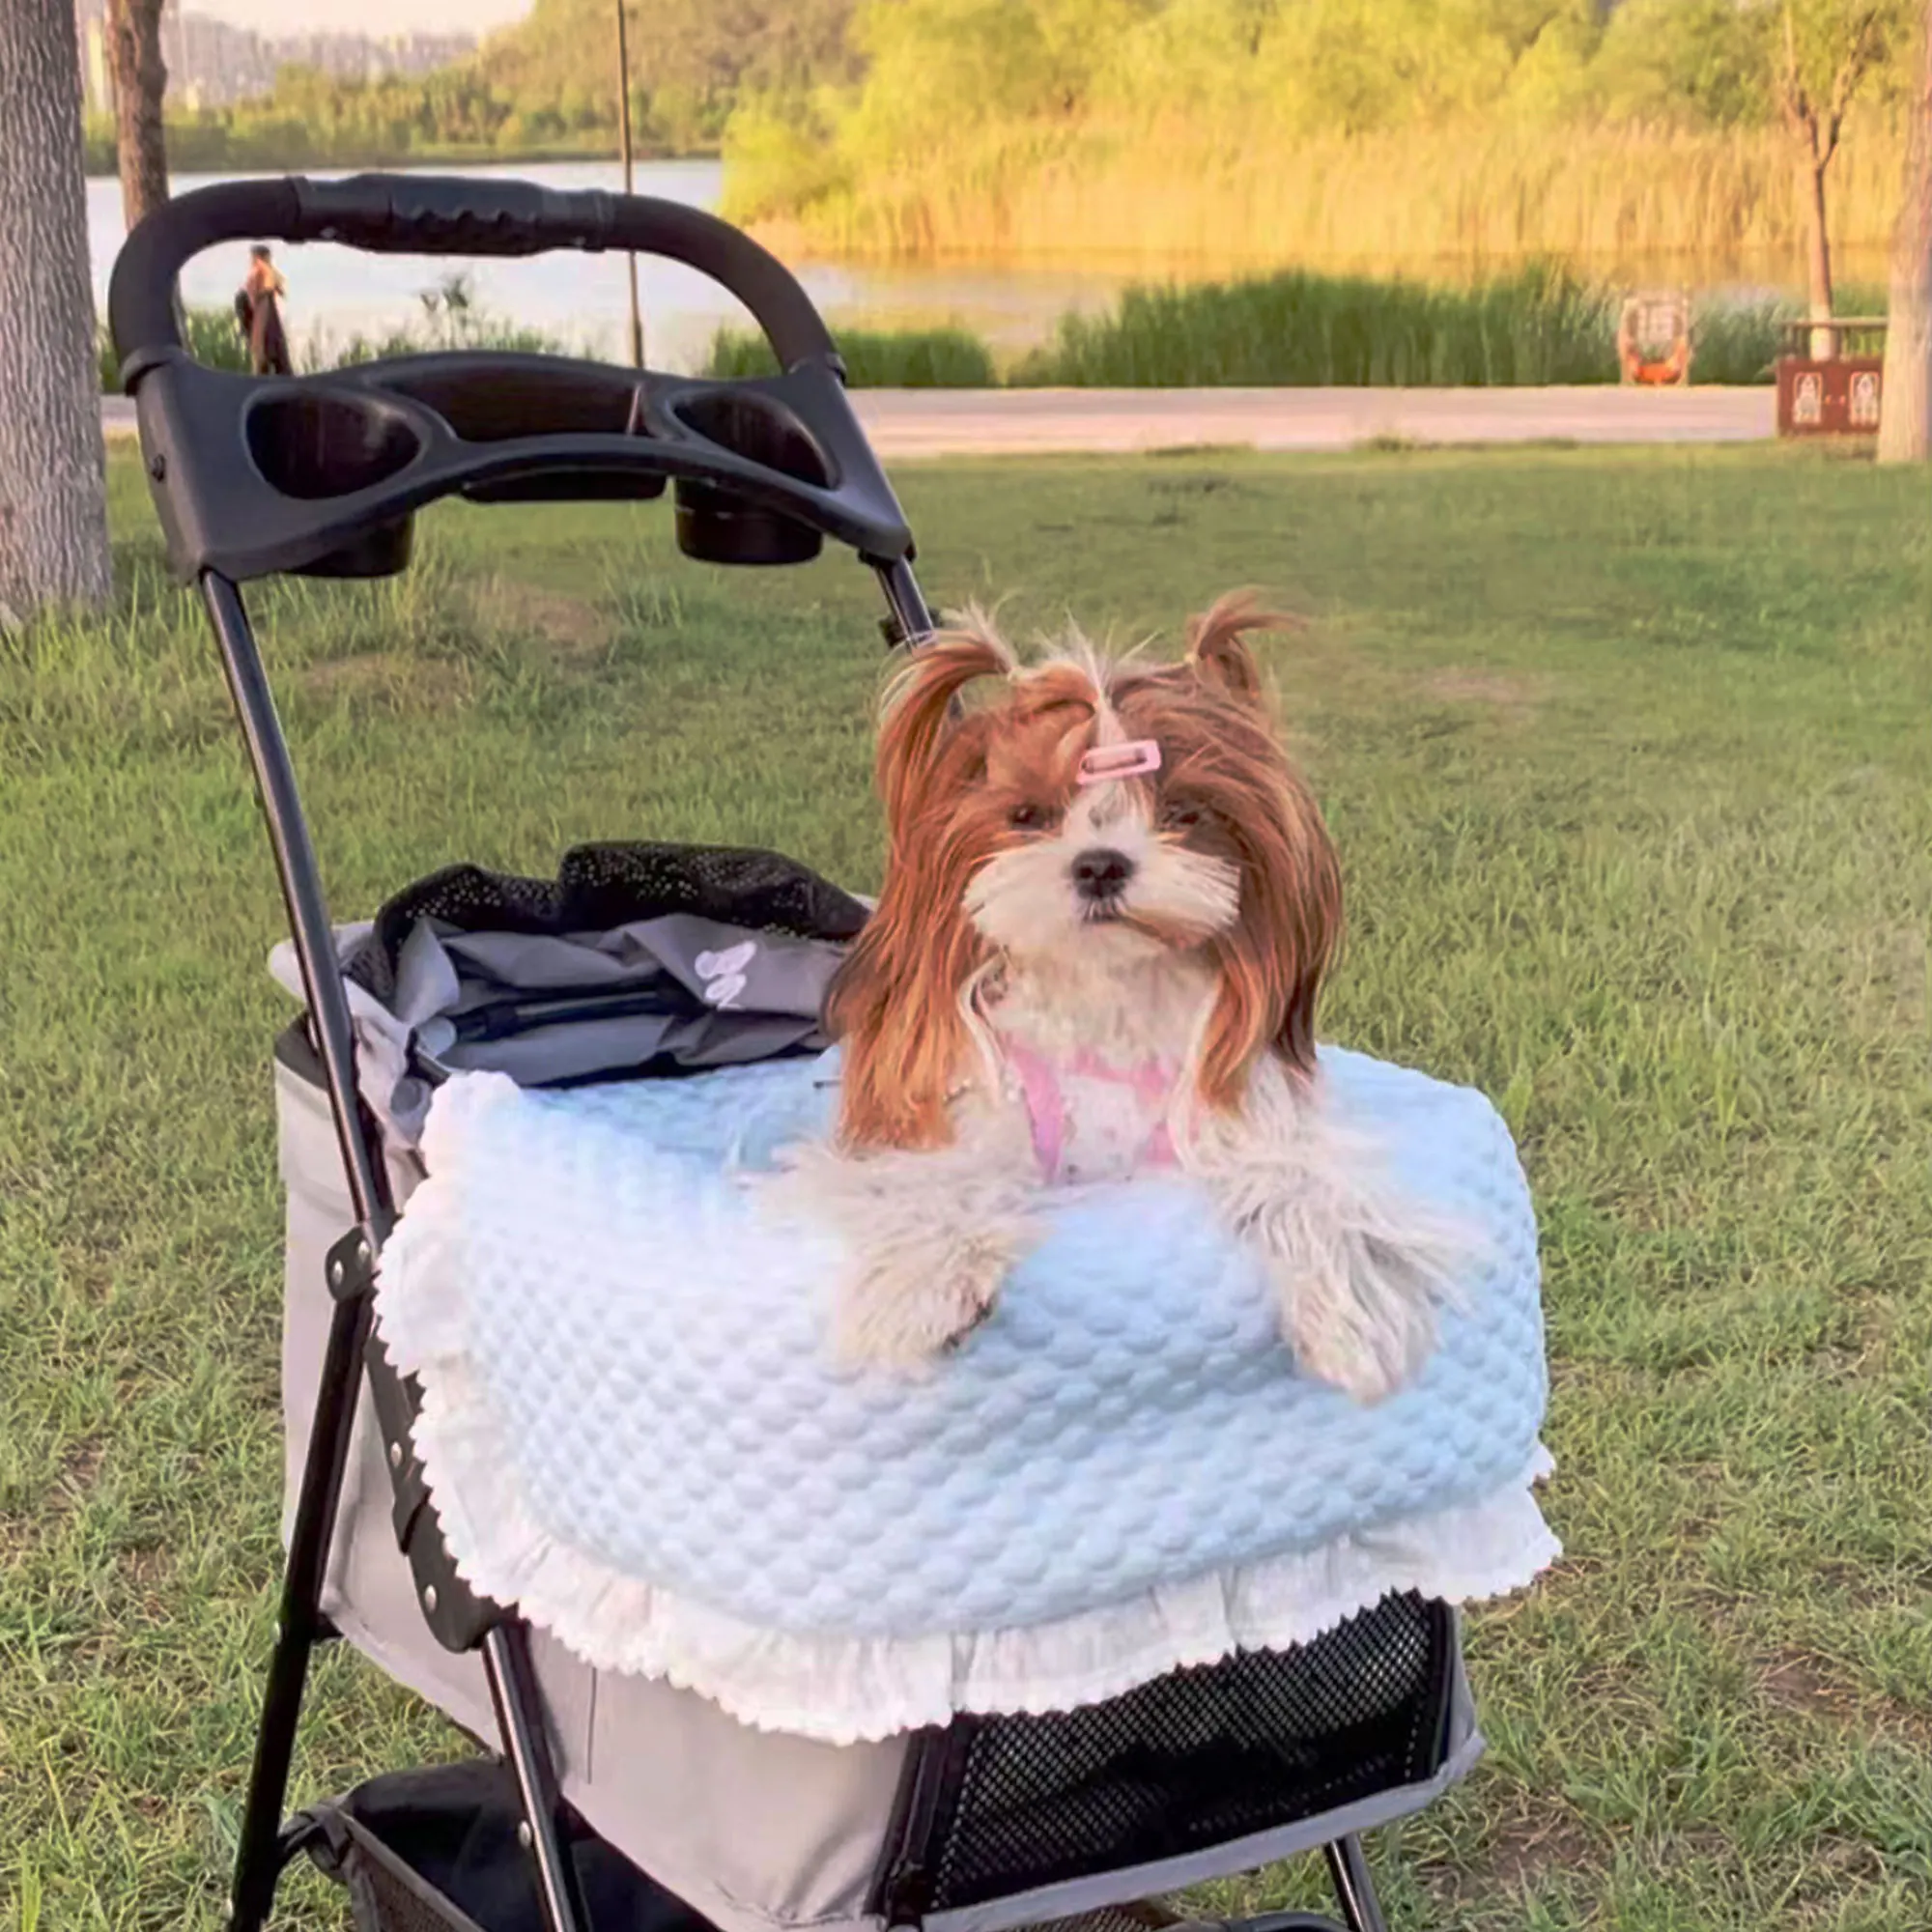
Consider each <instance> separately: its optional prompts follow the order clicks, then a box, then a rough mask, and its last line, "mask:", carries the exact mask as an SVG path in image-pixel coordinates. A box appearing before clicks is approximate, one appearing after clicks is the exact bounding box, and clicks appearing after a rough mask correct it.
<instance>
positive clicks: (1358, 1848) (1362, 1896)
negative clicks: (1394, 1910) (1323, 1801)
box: [1322, 1836, 1388, 1932]
mask: <svg viewBox="0 0 1932 1932" xmlns="http://www.w3.org/2000/svg"><path fill="white" fill-rule="evenodd" d="M1322 1851H1323V1853H1324V1854H1325V1855H1326V1857H1327V1860H1328V1876H1329V1877H1330V1878H1331V1879H1332V1880H1333V1881H1334V1884H1335V1896H1336V1897H1337V1898H1338V1899H1339V1900H1340V1901H1341V1905H1342V1916H1343V1918H1346V1919H1347V1920H1348V1921H1349V1932H1388V1920H1387V1919H1386V1918H1383V1917H1382V1908H1381V1905H1380V1903H1379V1901H1378V1899H1377V1897H1376V1887H1375V1881H1374V1879H1372V1878H1371V1877H1370V1876H1369V1861H1368V1859H1367V1857H1366V1856H1365V1855H1364V1854H1363V1851H1362V1841H1361V1839H1359V1838H1357V1837H1353V1836H1350V1837H1347V1838H1337V1839H1335V1840H1334V1842H1333V1843H1332V1844H1328V1845H1324V1846H1323V1847H1322Z"/></svg>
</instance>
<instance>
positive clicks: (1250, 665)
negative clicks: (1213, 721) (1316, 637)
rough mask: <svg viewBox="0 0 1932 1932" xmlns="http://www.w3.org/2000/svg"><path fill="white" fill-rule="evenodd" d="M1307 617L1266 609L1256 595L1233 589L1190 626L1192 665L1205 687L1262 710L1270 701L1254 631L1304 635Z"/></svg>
mask: <svg viewBox="0 0 1932 1932" xmlns="http://www.w3.org/2000/svg"><path fill="white" fill-rule="evenodd" d="M1306 628H1307V626H1306V624H1305V622H1304V620H1303V619H1301V618H1299V617H1292V616H1290V615H1289V614H1288V613H1287V612H1286V611H1265V610H1264V609H1263V608H1262V607H1261V605H1260V604H1259V603H1257V602H1256V600H1255V597H1254V594H1253V593H1252V592H1251V591H1245V590H1237V591H1233V592H1231V593H1230V594H1229V595H1227V596H1226V597H1220V598H1217V599H1216V600H1215V601H1214V603H1213V604H1211V605H1210V606H1209V607H1208V609H1207V610H1206V611H1202V613H1201V614H1200V615H1199V616H1198V617H1195V618H1193V619H1192V620H1191V621H1190V622H1189V624H1188V626H1187V665H1188V668H1189V669H1190V670H1192V671H1193V673H1194V674H1195V676H1196V677H1198V678H1199V679H1200V680H1201V682H1202V683H1203V684H1207V685H1211V686H1212V687H1213V688H1214V689H1215V690H1216V691H1219V692H1221V693H1223V694H1224V695H1225V696H1229V697H1232V698H1234V699H1235V700H1236V702H1237V703H1240V704H1248V705H1253V706H1256V707H1257V708H1259V707H1261V706H1263V705H1264V704H1265V703H1266V701H1267V699H1266V692H1265V690H1264V686H1263V683H1262V673H1261V667H1260V666H1259V665H1258V664H1256V662H1255V657H1254V653H1253V652H1252V651H1251V650H1250V649H1249V648H1248V643H1247V633H1248V632H1250V631H1299V630H1305V629H1306Z"/></svg>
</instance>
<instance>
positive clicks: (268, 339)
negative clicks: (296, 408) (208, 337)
mask: <svg viewBox="0 0 1932 1932" xmlns="http://www.w3.org/2000/svg"><path fill="white" fill-rule="evenodd" d="M288 292H289V285H288V283H287V282H285V281H284V280H283V279H282V272H281V270H279V269H277V268H276V267H275V264H274V261H273V259H272V258H271V257H270V253H269V250H268V247H267V245H266V244H265V243H263V242H260V241H257V242H256V243H255V245H254V246H253V247H252V248H250V249H249V250H248V272H247V274H246V275H244V276H243V277H242V280H241V288H240V289H239V290H237V291H236V295H235V320H236V322H237V324H238V325H239V326H240V327H241V333H242V334H243V335H244V336H245V337H246V338H247V342H248V367H249V369H250V370H251V371H252V372H253V373H254V374H255V375H257V376H292V375H294V374H295V369H294V366H293V364H292V363H291V362H290V360H289V338H288V335H287V333H286V332H285V331H284V329H283V327H282V298H283V297H285V296H286V295H287V294H288Z"/></svg>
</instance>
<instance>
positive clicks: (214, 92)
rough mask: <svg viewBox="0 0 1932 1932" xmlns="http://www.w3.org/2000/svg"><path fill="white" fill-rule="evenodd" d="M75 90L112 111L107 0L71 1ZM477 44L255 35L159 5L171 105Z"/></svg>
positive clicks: (375, 73) (433, 62) (417, 63)
mask: <svg viewBox="0 0 1932 1932" xmlns="http://www.w3.org/2000/svg"><path fill="white" fill-rule="evenodd" d="M73 24H74V36H75V40H76V42H77V43H78V45H79V49H80V75H81V89H82V93H83V94H84V96H85V98H86V102H87V107H88V111H89V112H90V113H94V114H106V113H111V112H112V111H113V107H114V64H113V62H112V60H111V59H110V58H109V56H108V48H107V0H74V8H73ZM475 51H476V37H475V36H474V35H473V34H424V33H408V34H390V35H387V36H384V37H382V38H380V39H379V38H377V37H376V36H374V35H370V34H346V33H299V34H258V33H255V32H253V31H252V30H251V29H249V28H247V27H232V26H230V25H229V24H228V22H227V21H226V20H216V19H214V18H213V17H211V16H210V15H209V14H195V13H186V12H184V11H183V9H182V6H181V0H164V5H163V6H162V9H161V59H162V61H163V62H164V63H165V65H166V67H167V70H168V104H169V105H170V106H171V107H184V108H187V109H190V110H192V109H194V108H198V107H227V106H229V105H231V104H232V103H233V102H235V101H238V100H246V99H250V98H251V97H253V96H256V95H262V94H267V93H268V92H269V91H270V89H271V88H272V87H273V86H274V84H275V74H276V71H278V70H279V69H281V68H285V67H314V68H320V69H321V70H322V71H323V72H325V73H327V74H330V75H333V76H334V77H335V78H336V79H338V80H380V79H382V78H383V77H384V75H387V74H407V73H427V72H429V71H431V70H432V69H435V68H440V67H450V66H453V65H454V64H455V63H456V62H458V61H461V60H466V59H468V58H469V55H470V54H472V53H474V52H475Z"/></svg>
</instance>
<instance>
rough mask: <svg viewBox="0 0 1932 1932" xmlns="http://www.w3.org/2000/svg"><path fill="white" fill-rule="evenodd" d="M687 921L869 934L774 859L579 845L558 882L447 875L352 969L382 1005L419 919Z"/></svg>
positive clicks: (722, 849) (797, 868) (522, 924)
mask: <svg viewBox="0 0 1932 1932" xmlns="http://www.w3.org/2000/svg"><path fill="white" fill-rule="evenodd" d="M671 913H689V914H692V915H694V916H695V917H696V918H699V919H710V920H716V921H717V922H718V923H720V924H721V925H742V926H746V927H749V928H750V929H752V930H753V931H762V932H782V933H787V934H789V935H790V936H791V937H793V938H795V939H826V940H834V941H843V940H849V939H852V938H854V937H855V936H856V935H857V933H858V931H859V928H860V927H861V926H862V925H864V924H865V923H866V908H865V906H864V905H862V904H861V903H860V901H859V900H857V899H855V898H854V897H853V896H852V895H851V894H850V893H847V892H844V891H842V890H840V888H838V886H835V885H834V884H832V882H831V881H830V880H829V879H823V878H820V877H819V875H818V874H817V873H816V872H814V871H812V870H811V868H810V867H808V866H801V865H800V864H799V863H798V861H797V860H795V859H787V858H785V857H784V856H783V855H782V854H781V853H778V852H763V851H758V850H756V849H754V848H748V847H744V846H736V845H666V844H652V843H639V844H624V843H613V844H598V845H579V846H575V847H573V848H572V849H571V850H570V851H568V852H566V853H565V854H564V855H563V859H562V862H561V863H560V864H559V865H558V867H557V872H556V877H555V878H554V879H526V878H519V877H517V876H516V875H515V874H513V873H508V872H491V871H486V870H485V869H484V868H483V867H480V866H445V867H443V869H442V870H441V871H440V872H432V873H431V874H430V875H429V876H428V877H427V878H425V879H418V880H417V881H416V883H415V884H414V885H412V886H407V887H405V888H404V889H403V890H402V891H401V892H400V893H398V894H397V895H395V896H394V897H393V898H392V899H390V900H389V901H388V903H387V904H386V905H384V907H383V909H382V910H381V911H380V912H379V913H378V914H377V915H376V922H375V926H374V929H373V930H372V931H371V932H370V934H369V937H368V938H367V939H366V940H365V941H364V942H363V944H362V945H361V946H360V947H359V948H358V949H357V950H356V952H355V955H354V956H353V957H352V958H351V959H350V960H349V961H348V964H347V967H346V971H347V972H348V974H349V977H350V978H351V979H352V980H355V981H356V983H357V984H359V985H360V986H362V987H363V988H364V990H365V991H367V992H370V993H372V994H374V995H375V997H376V998H377V999H379V1000H383V1001H384V1002H386V1001H387V1000H388V999H389V998H390V996H391V995H392V994H393V993H394V992H395V988H396V960H397V957H398V955H399V954H400V953H401V952H402V948H403V942H404V941H405V940H406V939H408V938H409V936H410V934H411V932H412V930H413V929H414V927H415V923H416V922H417V921H418V920H422V919H433V920H440V921H441V922H443V923H445V924H446V925H449V926H452V927H454V928H455V929H456V930H457V931H459V932H524V933H551V934H555V935H558V936H562V935H563V934H566V933H576V932H604V931H609V930H610V929H611V928H612V927H614V926H620V925H629V924H631V923H633V922H634V921H637V920H646V919H664V918H666V917H668V915H669V914H671Z"/></svg>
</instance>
